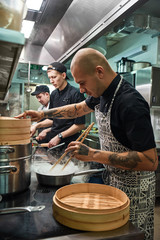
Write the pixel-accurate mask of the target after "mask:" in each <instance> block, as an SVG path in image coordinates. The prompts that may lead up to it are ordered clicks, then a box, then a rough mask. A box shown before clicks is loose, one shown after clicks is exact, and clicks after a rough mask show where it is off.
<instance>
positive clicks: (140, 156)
mask: <svg viewBox="0 0 160 240" xmlns="http://www.w3.org/2000/svg"><path fill="white" fill-rule="evenodd" d="M70 151H71V152H72V155H74V157H76V158H77V159H79V160H82V161H86V162H88V161H89V162H90V161H92V162H99V163H102V164H106V165H110V166H114V167H117V168H121V169H125V170H135V171H155V170H156V169H157V166H158V157H157V152H156V149H155V148H152V149H149V150H147V151H144V152H136V151H131V152H124V153H114V152H109V151H102V150H97V149H93V148H90V147H88V146H86V145H85V144H82V143H80V142H71V143H70V144H69V145H68V148H67V149H66V152H70Z"/></svg>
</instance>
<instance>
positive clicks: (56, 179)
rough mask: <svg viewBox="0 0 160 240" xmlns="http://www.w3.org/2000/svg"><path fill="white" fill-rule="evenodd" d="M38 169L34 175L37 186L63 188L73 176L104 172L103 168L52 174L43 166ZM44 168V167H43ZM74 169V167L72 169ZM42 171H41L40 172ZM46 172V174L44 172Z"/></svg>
mask: <svg viewBox="0 0 160 240" xmlns="http://www.w3.org/2000/svg"><path fill="white" fill-rule="evenodd" d="M39 166H40V167H39V168H38V167H37V169H35V173H36V176H37V180H38V182H39V184H41V185H46V186H64V185H67V184H70V183H71V180H72V178H73V177H75V176H81V175H86V174H93V173H100V172H103V171H104V170H105V168H101V169H89V170H85V171H79V172H75V170H74V169H73V170H71V168H70V169H66V171H62V173H59V172H58V171H57V173H52V171H49V168H48V171H46V170H45V164H43V163H41V164H39ZM43 166H44V167H43ZM73 168H74V167H73ZM42 170H43V171H42ZM45 171H46V172H45Z"/></svg>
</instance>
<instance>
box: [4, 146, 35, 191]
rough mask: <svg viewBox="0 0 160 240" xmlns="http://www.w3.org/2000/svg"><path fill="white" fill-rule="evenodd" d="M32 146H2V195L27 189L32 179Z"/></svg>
mask: <svg viewBox="0 0 160 240" xmlns="http://www.w3.org/2000/svg"><path fill="white" fill-rule="evenodd" d="M31 157H32V144H31V143H28V144H21V145H20V144H19V145H1V146H0V194H1V195H3V194H10V193H17V192H21V191H23V190H25V189H27V188H28V187H29V185H30V179H31Z"/></svg>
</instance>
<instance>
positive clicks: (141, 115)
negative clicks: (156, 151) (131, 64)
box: [86, 75, 156, 151]
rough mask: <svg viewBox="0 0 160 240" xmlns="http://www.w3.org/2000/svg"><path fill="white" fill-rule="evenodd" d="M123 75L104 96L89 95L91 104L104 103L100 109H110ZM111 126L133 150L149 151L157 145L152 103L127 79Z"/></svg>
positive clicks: (91, 106) (120, 138)
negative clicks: (151, 110) (153, 125)
mask: <svg viewBox="0 0 160 240" xmlns="http://www.w3.org/2000/svg"><path fill="white" fill-rule="evenodd" d="M120 78H121V77H120V75H117V76H116V78H115V79H114V80H113V81H112V83H111V84H110V86H109V87H108V88H107V89H106V90H105V91H104V93H103V95H102V96H101V97H100V98H94V97H88V98H87V99H86V104H87V105H88V107H89V108H91V109H93V110H94V108H95V106H96V105H97V104H99V103H100V111H101V112H105V113H106V112H107V111H108V108H109V105H110V103H111V100H112V98H113V94H114V92H115V89H116V87H117V85H118V83H119V81H120ZM106 105H107V107H106ZM111 130H112V133H113V135H114V137H115V138H116V139H117V140H118V141H119V142H120V143H121V144H122V145H124V146H126V147H128V148H130V149H131V150H133V151H145V150H148V149H151V148H154V147H156V145H155V140H154V134H153V128H152V125H151V118H150V109H149V106H148V103H147V102H146V101H145V99H144V98H143V97H142V96H141V94H140V93H139V92H138V91H137V90H136V89H135V88H134V87H133V86H132V85H131V84H130V83H128V82H127V81H125V80H124V79H123V81H122V84H121V86H120V88H119V90H118V92H117V95H116V97H115V99H114V102H113V105H112V109H111Z"/></svg>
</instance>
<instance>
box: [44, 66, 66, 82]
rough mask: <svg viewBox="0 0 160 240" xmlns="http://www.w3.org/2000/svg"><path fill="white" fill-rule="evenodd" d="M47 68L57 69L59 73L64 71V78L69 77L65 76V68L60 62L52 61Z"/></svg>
mask: <svg viewBox="0 0 160 240" xmlns="http://www.w3.org/2000/svg"><path fill="white" fill-rule="evenodd" d="M48 70H56V71H58V72H60V73H64V72H65V73H66V79H69V78H68V77H67V68H66V67H65V66H64V65H63V64H62V63H60V62H53V63H51V64H50V65H49V66H48V68H47V71H48Z"/></svg>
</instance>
